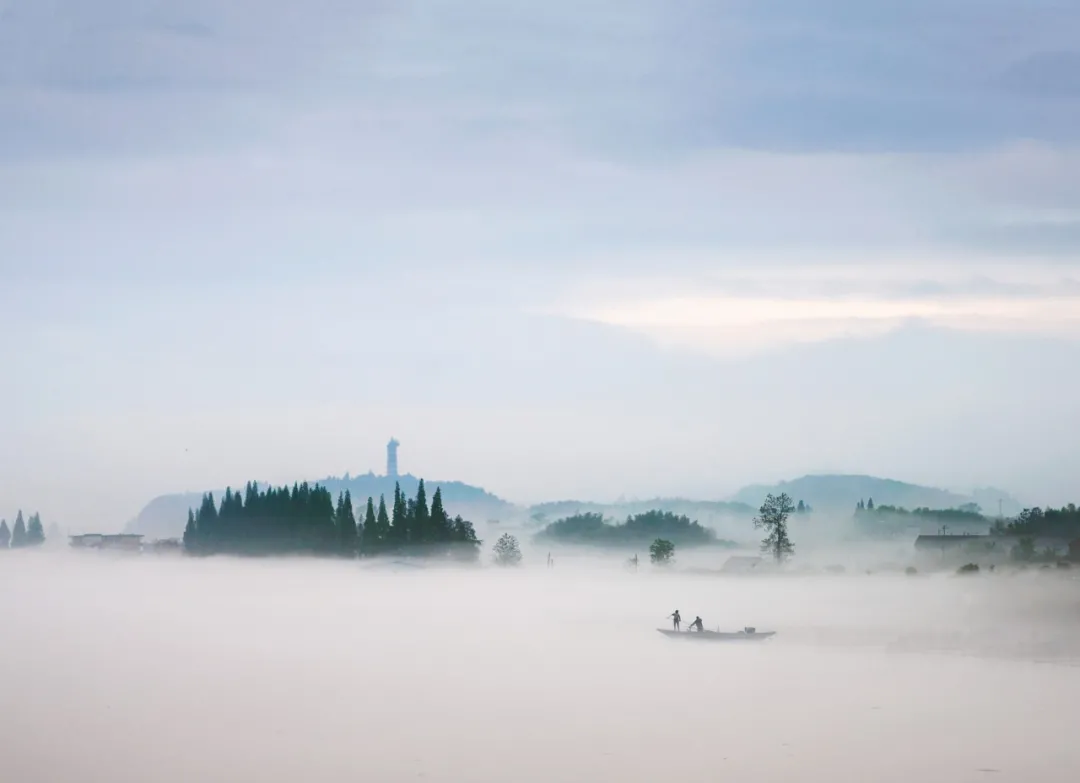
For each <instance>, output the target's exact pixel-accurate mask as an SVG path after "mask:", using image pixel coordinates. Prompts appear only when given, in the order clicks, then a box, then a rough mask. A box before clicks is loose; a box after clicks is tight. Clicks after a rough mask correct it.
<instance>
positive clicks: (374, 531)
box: [360, 497, 386, 555]
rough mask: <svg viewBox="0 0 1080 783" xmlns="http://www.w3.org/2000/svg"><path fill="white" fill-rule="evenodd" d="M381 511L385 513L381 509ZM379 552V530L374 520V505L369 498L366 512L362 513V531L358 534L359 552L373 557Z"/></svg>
mask: <svg viewBox="0 0 1080 783" xmlns="http://www.w3.org/2000/svg"><path fill="white" fill-rule="evenodd" d="M383 511H386V509H385V508H383ZM378 550H379V528H378V523H377V521H376V519H375V503H374V502H373V501H372V499H371V498H370V497H369V498H368V499H367V510H366V511H365V512H364V529H363V531H362V532H361V533H360V551H361V553H363V554H365V555H373V554H375V553H376V552H377V551H378Z"/></svg>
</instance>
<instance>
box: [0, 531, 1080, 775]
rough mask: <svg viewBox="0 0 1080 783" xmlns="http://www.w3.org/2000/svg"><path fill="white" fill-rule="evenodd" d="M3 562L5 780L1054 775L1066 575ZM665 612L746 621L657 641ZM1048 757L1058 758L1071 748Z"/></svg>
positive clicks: (1072, 645) (1078, 751) (1070, 652)
mask: <svg viewBox="0 0 1080 783" xmlns="http://www.w3.org/2000/svg"><path fill="white" fill-rule="evenodd" d="M531 561H532V562H533V563H534V564H536V563H539V564H540V565H533V566H532V567H526V568H524V569H521V570H516V571H513V570H512V571H509V572H504V571H499V570H496V569H493V568H484V569H481V570H477V571H469V570H463V571H458V570H434V569H421V568H407V567H396V566H391V565H383V564H376V565H373V566H368V565H367V564H362V565H358V564H356V563H334V562H314V561H306V560H296V561H237V560H231V559H225V558H214V559H209V560H205V561H197V560H191V559H176V560H172V559H157V558H133V559H126V558H111V557H98V556H93V555H89V556H83V557H80V556H77V555H75V554H52V553H45V552H42V553H40V554H39V553H30V554H27V555H25V556H24V555H20V556H11V557H8V558H5V562H3V563H2V568H0V591H2V592H3V594H4V595H5V596H7V598H8V600H7V601H5V603H4V605H3V609H0V622H2V627H3V628H4V635H3V639H4V643H3V644H2V645H0V669H2V670H3V672H4V677H3V686H2V693H3V711H2V716H3V717H2V725H0V737H2V746H3V747H2V752H0V778H2V779H3V780H5V781H19V782H20V783H36V782H38V781H41V782H46V781H47V782H48V783H52V782H53V781H79V783H94V782H96V781H101V782H102V783H105V782H106V781H107V782H108V783H124V782H125V781H132V782H134V781H138V782H139V783H142V782H143V781H162V782H163V783H179V782H180V781H195V780H198V781H243V780H250V781H270V782H274V783H276V782H277V781H282V782H283V783H284V782H285V781H300V780H309V781H320V783H321V782H324V781H356V780H373V781H375V780H378V781H397V780H425V781H455V782H459V781H485V782H486V781H492V782H494V781H530V782H531V781H602V780H619V781H656V780H662V779H681V780H700V781H713V780H738V781H776V780H802V781H829V783H838V782H839V781H853V782H854V781H859V782H860V783H862V782H864V781H977V780H987V779H991V780H994V781H1034V780H1038V781H1067V780H1069V781H1071V780H1073V779H1074V774H1075V773H1074V770H1075V769H1077V768H1080V744H1078V743H1077V742H1076V741H1075V727H1076V725H1077V719H1078V718H1080V667H1078V666H1077V665H1076V664H1077V663H1080V633H1078V632H1077V629H1076V626H1075V618H1076V615H1077V609H1078V608H1080V581H1078V580H1076V579H1073V578H1070V577H1069V576H1067V575H1065V574H1058V573H1045V572H1043V573H1038V572H1028V573H1023V574H1015V575H1012V576H1008V575H1004V574H999V575H990V574H983V575H981V576H979V577H974V578H956V577H950V576H927V577H923V576H918V577H904V576H902V575H897V576H893V575H887V574H873V575H867V574H864V573H858V574H854V573H853V574H847V575H840V576H785V577H776V578H768V577H752V578H751V577H723V578H721V577H715V576H712V577H709V576H692V575H686V574H679V573H670V574H665V573H656V572H654V571H652V570H651V569H649V568H648V567H645V566H643V567H642V568H641V570H640V571H639V572H638V573H636V574H635V573H629V572H626V571H623V570H622V569H621V568H619V567H617V566H615V565H613V564H610V563H603V562H592V561H588V560H585V559H572V558H571V559H561V560H559V561H557V565H556V568H554V569H553V570H547V569H544V568H543V567H542V563H543V558H542V557H540V558H537V557H536V556H535V555H533V556H532V557H531ZM676 607H677V608H679V609H680V610H681V611H682V613H683V615H684V616H685V617H686V619H687V620H690V619H692V618H693V616H694V615H696V614H700V615H701V616H702V618H703V619H704V621H705V623H706V626H707V627H710V628H716V627H718V626H719V627H721V628H724V629H732V630H734V629H737V628H740V627H742V626H744V625H755V626H757V627H758V628H759V629H762V630H764V629H775V630H777V631H779V634H778V635H777V637H775V638H774V639H772V640H769V641H767V642H765V643H761V644H691V643H686V642H683V641H677V640H669V639H666V638H664V637H661V636H660V635H659V634H657V633H656V631H655V630H654V629H655V628H657V627H666V624H667V623H668V622H669V621H668V620H666V619H665V618H666V616H667V615H668V614H670V612H671V611H672V610H674V609H675V608H676ZM1070 770H1072V771H1070Z"/></svg>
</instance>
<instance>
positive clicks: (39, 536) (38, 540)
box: [26, 514, 45, 546]
mask: <svg viewBox="0 0 1080 783" xmlns="http://www.w3.org/2000/svg"><path fill="white" fill-rule="evenodd" d="M44 543H45V528H44V527H43V526H42V524H41V516H40V515H39V514H33V515H32V516H31V517H30V521H29V522H28V523H27V525H26V545H27V546H41V545H42V544H44Z"/></svg>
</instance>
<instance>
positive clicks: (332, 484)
mask: <svg viewBox="0 0 1080 783" xmlns="http://www.w3.org/2000/svg"><path fill="white" fill-rule="evenodd" d="M395 481H397V482H399V483H400V484H401V489H402V491H403V492H404V493H405V494H406V495H410V496H412V495H415V494H416V488H417V485H418V484H419V483H420V479H419V478H417V477H416V476H412V475H408V474H406V475H404V476H399V477H398V478H397V479H392V478H389V477H387V476H377V475H375V474H374V473H368V474H365V475H362V476H343V477H336V476H330V477H328V478H323V479H318V480H316V481H309V482H308V483H310V484H320V485H322V486H324V487H326V489H327V490H329V491H330V494H332V495H333V496H334V497H337V495H338V493H339V492H344V491H345V490H348V491H349V492H350V493H351V494H352V498H353V506H354V507H355V508H356V509H357V513H363V511H364V507H365V505H366V504H367V499H368V498H369V497H371V498H374V499H375V502H376V503H378V500H379V496H380V495H382V496H385V497H386V498H387V505H388V506H389V505H390V501H391V499H392V498H393V496H394V482H395ZM424 485H425V486H426V487H427V492H428V498H429V500H430V498H431V496H432V495H433V494H434V493H435V488H436V487H439V488H441V489H442V496H443V505H444V506H445V508H446V510H447V512H448V513H449V514H450V515H451V516H453V515H456V514H461V515H462V516H463V517H465V518H466V519H468V520H470V521H472V522H474V523H482V522H486V521H487V520H489V519H497V518H502V517H506V516H509V515H512V514H515V513H516V512H517V508H516V507H515V506H514V505H512V504H511V503H508V502H507V501H505V500H503V499H502V498H499V497H496V496H495V495H493V494H491V493H490V492H487V491H486V490H484V489H482V488H480V487H474V486H472V485H470V484H464V483H462V482H460V481H431V480H429V479H424ZM259 486H260V487H265V486H266V484H264V483H260V484H259ZM233 489H234V490H235V489H241V490H242V489H243V486H240V487H233ZM212 491H213V493H214V499H215V500H219V501H220V499H221V496H222V495H223V494H224V493H225V488H224V487H221V488H220V489H215V490H212ZM202 495H203V493H202V492H184V493H177V494H173V495H162V496H160V497H156V498H154V499H153V500H151V501H150V502H149V503H148V504H147V505H146V507H145V508H143V510H142V511H140V512H139V514H138V516H136V517H135V519H133V520H131V521H130V522H129V523H128V524H127V527H126V528H125V531H126V532H128V533H141V534H142V535H144V536H146V537H147V538H177V537H179V536H181V535H183V533H184V525H185V524H186V522H187V513H188V509H189V508H195V507H197V506H198V505H199V502H200V501H201V500H202Z"/></svg>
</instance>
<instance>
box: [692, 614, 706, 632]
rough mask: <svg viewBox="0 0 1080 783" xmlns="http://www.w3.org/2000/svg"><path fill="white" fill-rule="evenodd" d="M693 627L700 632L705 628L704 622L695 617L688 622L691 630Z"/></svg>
mask: <svg viewBox="0 0 1080 783" xmlns="http://www.w3.org/2000/svg"><path fill="white" fill-rule="evenodd" d="M695 628H696V629H697V631H698V633H701V632H702V631H704V630H705V624H704V623H702V622H701V618H700V617H695V618H694V622H692V623H690V630H691V631H693V630H694V629H695Z"/></svg>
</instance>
